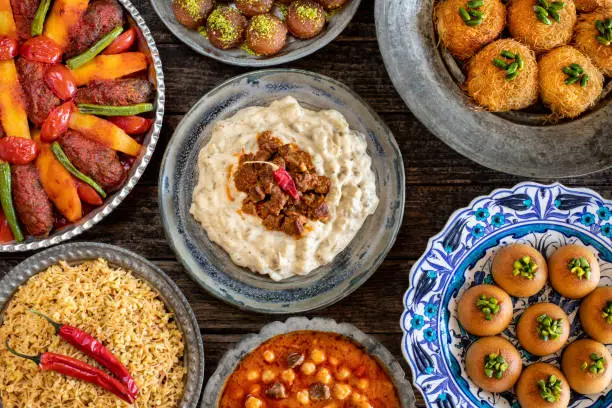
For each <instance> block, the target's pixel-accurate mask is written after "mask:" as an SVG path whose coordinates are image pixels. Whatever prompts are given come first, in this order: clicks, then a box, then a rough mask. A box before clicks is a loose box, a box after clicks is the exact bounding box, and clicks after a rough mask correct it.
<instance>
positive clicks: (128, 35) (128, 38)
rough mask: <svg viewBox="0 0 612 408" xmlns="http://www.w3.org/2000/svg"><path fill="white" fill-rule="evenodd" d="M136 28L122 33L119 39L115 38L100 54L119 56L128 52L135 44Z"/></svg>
mask: <svg viewBox="0 0 612 408" xmlns="http://www.w3.org/2000/svg"><path fill="white" fill-rule="evenodd" d="M136 37H137V35H136V28H134V27H132V28H130V29H129V30H127V31H124V32H123V33H122V34H121V35H120V36H119V37H117V38H115V41H113V42H112V43H111V44H110V45H109V46H108V47H106V48H105V49H104V51H102V54H105V55H111V54H121V53H124V52H126V51H128V50H129V49H130V48H132V46H133V45H134V42H136Z"/></svg>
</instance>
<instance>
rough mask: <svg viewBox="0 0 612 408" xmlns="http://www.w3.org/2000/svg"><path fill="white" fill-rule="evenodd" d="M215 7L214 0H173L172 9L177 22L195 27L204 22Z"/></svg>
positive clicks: (188, 26)
mask: <svg viewBox="0 0 612 408" xmlns="http://www.w3.org/2000/svg"><path fill="white" fill-rule="evenodd" d="M214 7H215V0H174V1H173V2H172V10H173V11H174V15H175V17H176V19H177V20H178V22H179V23H181V24H182V25H184V26H185V27H187V28H191V29H195V28H198V27H201V26H203V25H204V23H205V22H206V17H208V15H209V14H210V12H211V11H212V9H213V8H214Z"/></svg>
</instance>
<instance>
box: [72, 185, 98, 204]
mask: <svg viewBox="0 0 612 408" xmlns="http://www.w3.org/2000/svg"><path fill="white" fill-rule="evenodd" d="M76 184H77V194H78V195H79V198H80V199H81V201H83V202H84V203H86V204H89V205H93V206H96V207H98V206H100V205H102V204H103V203H104V201H103V200H102V197H100V194H98V193H97V192H96V190H94V189H93V187H91V186H90V185H89V184H85V183H81V182H80V181H77V182H76Z"/></svg>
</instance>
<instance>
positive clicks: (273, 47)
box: [246, 14, 287, 55]
mask: <svg viewBox="0 0 612 408" xmlns="http://www.w3.org/2000/svg"><path fill="white" fill-rule="evenodd" d="M286 41H287V25H286V24H285V22H284V21H283V20H281V19H280V18H278V17H276V16H274V15H272V14H260V15H257V16H255V17H253V18H252V19H251V21H250V22H249V25H248V27H247V30H246V42H247V46H248V47H249V48H250V49H251V50H252V51H253V52H255V53H256V54H259V55H273V54H276V53H277V52H279V51H280V50H281V49H282V48H283V46H284V45H285V42H286Z"/></svg>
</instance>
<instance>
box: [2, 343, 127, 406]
mask: <svg viewBox="0 0 612 408" xmlns="http://www.w3.org/2000/svg"><path fill="white" fill-rule="evenodd" d="M6 348H7V350H8V351H10V352H11V353H12V354H14V355H16V356H18V357H22V358H26V359H28V360H31V361H33V362H35V363H36V365H38V366H39V367H40V368H41V370H47V371H55V372H57V373H60V374H64V375H66V376H68V377H72V378H76V379H77V380H83V381H86V382H88V383H91V384H94V385H97V386H99V387H102V388H104V389H105V390H107V391H110V392H112V393H113V394H115V395H116V396H118V397H119V398H121V399H122V400H124V401H126V402H129V403H130V404H133V403H134V401H135V397H134V396H133V395H132V394H130V393H129V391H128V390H127V388H125V385H123V384H121V383H120V382H119V381H118V380H117V379H116V378H114V377H111V376H110V375H108V374H107V373H105V372H104V371H102V370H99V369H97V368H95V367H92V366H90V365H89V364H87V363H85V362H83V361H80V360H77V359H75V358H72V357H68V356H63V355H61V354H56V353H48V352H47V353H41V354H38V355H36V356H28V355H26V354H21V353H18V352H17V351H15V350H13V349H12V348H11V346H9V343H8V340H7V341H6Z"/></svg>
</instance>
